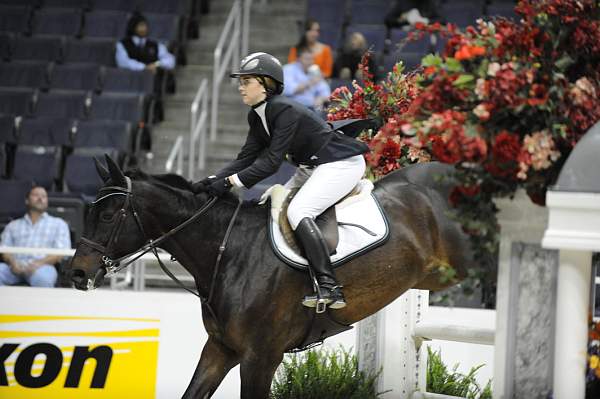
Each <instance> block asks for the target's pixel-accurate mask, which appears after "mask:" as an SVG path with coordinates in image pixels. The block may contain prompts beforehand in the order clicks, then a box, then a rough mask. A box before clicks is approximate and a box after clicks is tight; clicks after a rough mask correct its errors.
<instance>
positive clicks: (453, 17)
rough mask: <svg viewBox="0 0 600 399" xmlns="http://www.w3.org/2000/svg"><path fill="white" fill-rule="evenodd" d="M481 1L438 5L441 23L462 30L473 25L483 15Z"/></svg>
mask: <svg viewBox="0 0 600 399" xmlns="http://www.w3.org/2000/svg"><path fill="white" fill-rule="evenodd" d="M483 5H484V4H483V1H479V0H473V1H466V0H465V1H456V2H455V1H452V2H448V3H443V4H441V5H440V16H441V19H442V21H444V22H447V23H452V24H455V25H457V26H458V27H461V28H464V27H466V26H468V25H475V23H476V21H477V19H478V18H481V16H482V15H483Z"/></svg>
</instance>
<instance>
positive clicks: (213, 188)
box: [207, 177, 233, 197]
mask: <svg viewBox="0 0 600 399" xmlns="http://www.w3.org/2000/svg"><path fill="white" fill-rule="evenodd" d="M231 187H233V184H231V182H230V181H229V179H228V178H226V177H225V178H223V179H217V180H216V181H214V182H212V183H211V184H210V185H209V186H208V188H207V191H208V193H209V194H210V195H212V196H214V197H221V196H223V195H224V194H225V193H227V192H228V191H229V190H231Z"/></svg>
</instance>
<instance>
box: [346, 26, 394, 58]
mask: <svg viewBox="0 0 600 399" xmlns="http://www.w3.org/2000/svg"><path fill="white" fill-rule="evenodd" d="M353 32H360V33H362V34H363V35H364V36H365V39H367V45H368V46H369V48H371V50H372V51H373V52H375V53H381V52H383V50H384V47H385V37H386V34H387V33H386V27H385V26H384V25H383V24H382V25H350V26H348V28H347V30H346V34H347V35H349V34H351V33H353Z"/></svg>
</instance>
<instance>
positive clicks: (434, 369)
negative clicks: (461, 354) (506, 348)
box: [427, 347, 492, 399]
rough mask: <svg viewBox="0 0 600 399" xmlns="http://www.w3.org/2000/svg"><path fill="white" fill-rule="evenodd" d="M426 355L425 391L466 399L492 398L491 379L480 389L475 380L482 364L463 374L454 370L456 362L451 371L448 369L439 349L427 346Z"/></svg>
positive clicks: (456, 365) (456, 366)
mask: <svg viewBox="0 0 600 399" xmlns="http://www.w3.org/2000/svg"><path fill="white" fill-rule="evenodd" d="M427 356H428V362H427V392H431V393H438V394H444V395H451V396H459V397H461V398H468V399H491V398H492V381H491V380H489V381H488V383H487V384H486V386H485V387H484V388H483V389H481V387H480V386H479V384H477V381H476V380H475V376H476V375H477V371H479V369H481V368H482V367H483V366H484V365H483V364H482V365H479V366H477V367H473V368H471V370H469V372H468V373H467V374H466V375H465V374H461V373H459V372H457V371H456V369H457V368H458V363H457V364H455V365H454V367H453V368H452V370H451V371H450V370H448V367H447V366H446V365H445V364H444V363H443V362H442V354H441V351H435V352H434V351H432V350H431V348H429V347H427Z"/></svg>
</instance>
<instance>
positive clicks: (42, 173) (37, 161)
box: [12, 145, 62, 190]
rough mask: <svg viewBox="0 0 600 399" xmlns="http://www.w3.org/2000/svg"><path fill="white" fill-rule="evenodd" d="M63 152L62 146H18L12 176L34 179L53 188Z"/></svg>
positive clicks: (46, 186)
mask: <svg viewBox="0 0 600 399" xmlns="http://www.w3.org/2000/svg"><path fill="white" fill-rule="evenodd" d="M61 153H62V151H61V149H60V147H43V146H26V145H20V146H18V147H17V151H16V153H15V161H14V169H13V171H12V178H13V179H17V180H27V179H32V180H34V181H35V183H36V184H39V185H40V186H43V187H44V188H46V189H47V190H49V189H51V188H52V187H53V186H54V183H55V180H56V179H57V178H58V177H59V171H60V162H61Z"/></svg>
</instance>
